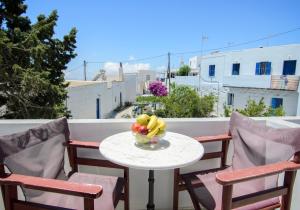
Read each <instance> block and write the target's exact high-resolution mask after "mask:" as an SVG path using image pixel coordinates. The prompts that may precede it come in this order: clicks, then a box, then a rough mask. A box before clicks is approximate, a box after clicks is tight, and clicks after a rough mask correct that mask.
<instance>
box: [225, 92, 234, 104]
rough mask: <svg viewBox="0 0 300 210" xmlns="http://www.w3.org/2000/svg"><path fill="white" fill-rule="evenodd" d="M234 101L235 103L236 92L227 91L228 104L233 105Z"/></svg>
mask: <svg viewBox="0 0 300 210" xmlns="http://www.w3.org/2000/svg"><path fill="white" fill-rule="evenodd" d="M233 103H234V94H233V93H227V105H231V106H233Z"/></svg>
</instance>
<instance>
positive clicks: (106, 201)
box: [29, 173, 124, 210]
mask: <svg viewBox="0 0 300 210" xmlns="http://www.w3.org/2000/svg"><path fill="white" fill-rule="evenodd" d="M68 181H70V182H76V183H85V184H97V185H101V186H102V187H103V193H102V195H101V196H100V197H99V198H97V199H95V209H103V210H113V209H114V201H113V196H112V195H113V194H114V195H115V196H116V197H120V195H121V193H122V190H123V186H124V179H123V178H119V177H113V176H102V175H93V174H85V173H74V174H73V175H72V176H71V177H70V179H69V180H68ZM115 190H116V191H115ZM29 201H30V202H34V203H42V204H45V205H52V206H58V207H63V208H71V209H77V210H83V209H84V206H83V198H81V197H76V196H71V195H63V194H58V193H49V192H47V193H43V194H42V195H40V196H38V197H34V198H31V199H30V200H29Z"/></svg>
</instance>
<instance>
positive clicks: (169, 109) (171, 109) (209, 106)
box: [138, 85, 216, 118]
mask: <svg viewBox="0 0 300 210" xmlns="http://www.w3.org/2000/svg"><path fill="white" fill-rule="evenodd" d="M138 101H139V102H147V103H150V102H153V103H160V104H161V107H162V108H160V109H158V110H156V111H155V114H156V115H158V116H160V117H170V118H175V117H178V118H181V117H208V116H210V114H211V112H212V111H213V107H214V104H215V102H216V98H215V96H213V95H206V96H203V97H200V96H199V94H198V93H197V91H195V90H194V89H193V88H191V87H189V86H184V85H179V86H177V85H176V86H175V85H173V88H172V91H171V93H169V95H168V96H164V97H155V96H148V97H139V98H138Z"/></svg>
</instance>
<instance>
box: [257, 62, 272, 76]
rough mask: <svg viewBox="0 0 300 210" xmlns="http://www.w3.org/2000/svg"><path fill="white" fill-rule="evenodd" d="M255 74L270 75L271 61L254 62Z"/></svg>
mask: <svg viewBox="0 0 300 210" xmlns="http://www.w3.org/2000/svg"><path fill="white" fill-rule="evenodd" d="M255 74H256V75H270V74H271V62H259V63H256V68H255Z"/></svg>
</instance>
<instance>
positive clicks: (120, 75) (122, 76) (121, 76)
mask: <svg viewBox="0 0 300 210" xmlns="http://www.w3.org/2000/svg"><path fill="white" fill-rule="evenodd" d="M119 81H124V73H123V65H122V62H120V67H119Z"/></svg>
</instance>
